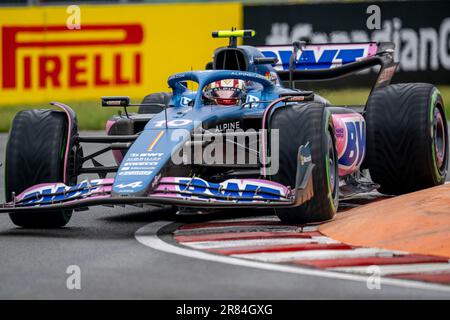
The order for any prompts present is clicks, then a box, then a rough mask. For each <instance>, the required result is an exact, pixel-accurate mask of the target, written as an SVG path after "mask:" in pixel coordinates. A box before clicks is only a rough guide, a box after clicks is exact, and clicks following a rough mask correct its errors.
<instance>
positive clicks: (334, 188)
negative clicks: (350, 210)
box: [270, 102, 339, 224]
mask: <svg viewBox="0 0 450 320" xmlns="http://www.w3.org/2000/svg"><path fill="white" fill-rule="evenodd" d="M273 129H278V130H279V138H280V140H279V142H280V144H279V150H280V156H279V159H280V163H279V170H278V173H277V174H275V175H274V177H273V180H274V181H277V182H279V183H281V184H284V185H286V186H290V187H291V188H295V177H296V172H297V165H298V159H297V154H298V149H299V147H300V146H301V145H306V144H308V143H309V144H310V145H311V156H312V162H313V163H314V164H315V167H314V170H313V189H314V196H313V198H312V199H310V200H309V201H307V202H305V203H304V204H302V205H300V206H299V207H294V208H283V209H276V214H277V216H278V217H279V218H280V220H281V221H283V222H287V223H297V224H305V223H313V222H322V221H326V220H330V219H332V218H333V216H334V214H335V213H336V210H337V207H338V201H339V176H338V158H337V151H336V141H335V135H334V127H333V123H332V119H331V113H330V111H329V110H328V109H327V108H326V107H325V105H323V104H320V103H315V102H312V103H305V104H301V105H295V106H286V107H282V108H278V109H276V110H275V111H274V113H273V115H272V117H271V120H270V130H273Z"/></svg>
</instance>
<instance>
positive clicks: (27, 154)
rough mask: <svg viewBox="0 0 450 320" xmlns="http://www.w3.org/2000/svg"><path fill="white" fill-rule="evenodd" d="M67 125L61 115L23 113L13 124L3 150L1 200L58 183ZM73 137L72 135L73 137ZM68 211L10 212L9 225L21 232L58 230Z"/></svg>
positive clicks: (62, 162)
mask: <svg viewBox="0 0 450 320" xmlns="http://www.w3.org/2000/svg"><path fill="white" fill-rule="evenodd" d="M67 130H68V123H67V118H66V115H65V114H64V113H63V112H60V111H55V110H24V111H20V112H19V113H18V114H17V115H16V117H15V118H14V120H13V123H12V127H11V131H10V134H9V139H8V143H7V146H6V166H5V193H6V194H5V196H6V200H7V201H8V202H9V201H12V200H13V199H12V192H14V193H15V194H16V196H17V195H19V193H21V192H22V191H24V190H25V189H27V188H29V187H31V186H34V185H36V184H40V183H47V182H48V183H50V182H62V181H63V179H64V172H63V170H64V152H65V147H66V144H67V143H68V141H67ZM74 134H75V133H74ZM71 216H72V210H58V211H49V212H43V213H34V212H13V213H10V214H9V217H10V218H11V220H12V222H13V223H14V224H15V225H17V226H20V227H24V228H58V227H62V226H64V225H66V224H67V223H68V222H69V220H70V218H71Z"/></svg>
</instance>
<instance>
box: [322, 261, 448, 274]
mask: <svg viewBox="0 0 450 320" xmlns="http://www.w3.org/2000/svg"><path fill="white" fill-rule="evenodd" d="M378 267H379V268H380V269H379V270H380V275H381V276H386V275H394V274H406V273H440V272H444V271H450V264H448V263H414V264H396V265H389V266H378ZM328 270H333V271H341V272H351V273H359V274H367V273H368V272H367V271H368V270H367V268H366V267H337V268H329V269H328Z"/></svg>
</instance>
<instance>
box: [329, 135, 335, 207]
mask: <svg viewBox="0 0 450 320" xmlns="http://www.w3.org/2000/svg"><path fill="white" fill-rule="evenodd" d="M327 140H328V159H327V160H328V173H329V177H328V179H329V181H328V183H329V184H330V188H331V194H332V195H333V199H334V198H335V194H336V189H337V188H336V180H337V178H336V172H337V170H336V163H337V162H336V152H335V148H334V143H333V138H332V137H331V134H330V132H329V131H328V134H327Z"/></svg>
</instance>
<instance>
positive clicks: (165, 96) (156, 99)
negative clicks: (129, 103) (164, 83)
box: [138, 92, 172, 114]
mask: <svg viewBox="0 0 450 320" xmlns="http://www.w3.org/2000/svg"><path fill="white" fill-rule="evenodd" d="M170 99H172V94H171V93H169V92H157V93H152V94H149V95H147V96H145V97H144V99H143V100H142V102H141V103H142V104H152V103H154V104H155V105H154V106H140V107H139V110H138V113H140V114H155V113H160V112H161V111H163V110H164V109H163V108H162V107H160V106H158V104H162V105H165V106H166V107H168V106H169V102H170Z"/></svg>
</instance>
